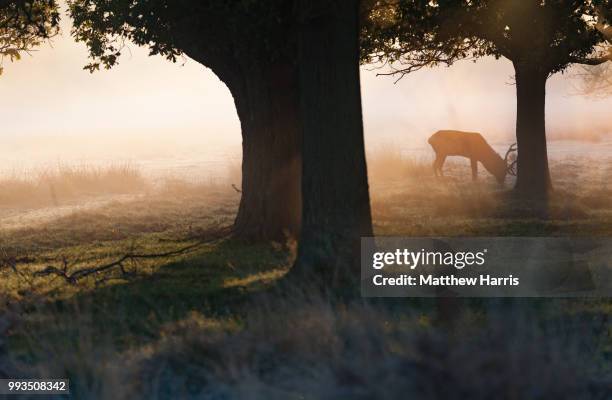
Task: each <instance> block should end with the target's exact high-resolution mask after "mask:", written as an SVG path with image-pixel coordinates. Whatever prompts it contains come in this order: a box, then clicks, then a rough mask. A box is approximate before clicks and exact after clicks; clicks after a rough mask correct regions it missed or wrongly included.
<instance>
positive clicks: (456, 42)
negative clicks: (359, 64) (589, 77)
mask: <svg viewBox="0 0 612 400" xmlns="http://www.w3.org/2000/svg"><path fill="white" fill-rule="evenodd" d="M610 8H612V2H611V1H610V0H589V1H583V0H547V1H539V0H538V1H535V0H520V1H518V0H510V1H509V0H459V1H457V0H434V1H430V0H380V1H377V2H376V3H375V4H374V6H373V7H372V11H371V12H370V14H369V16H368V18H366V19H365V21H364V22H365V23H364V25H363V26H364V29H363V32H362V38H363V44H364V45H363V48H362V60H363V61H369V62H377V61H382V62H385V63H390V64H393V65H392V67H393V68H394V69H393V70H392V72H391V73H398V74H405V73H409V72H412V71H415V70H418V69H420V68H423V67H428V66H435V65H440V64H443V65H450V64H452V63H454V62H455V61H457V60H462V59H475V58H479V57H482V56H494V57H496V58H500V57H505V58H507V59H509V60H511V61H513V62H517V63H530V62H531V63H537V64H538V66H539V68H541V69H542V70H544V71H546V72H548V73H550V74H552V73H555V72H560V71H563V70H565V69H566V68H567V67H568V66H569V65H571V64H574V63H579V64H588V65H598V64H602V63H604V62H606V61H608V60H610V57H611V56H610V54H609V53H608V52H607V50H604V49H603V48H602V45H603V44H605V42H606V37H605V35H604V30H607V29H609V28H610V26H609V23H608V22H606V21H607V17H608V16H609V13H610Z"/></svg>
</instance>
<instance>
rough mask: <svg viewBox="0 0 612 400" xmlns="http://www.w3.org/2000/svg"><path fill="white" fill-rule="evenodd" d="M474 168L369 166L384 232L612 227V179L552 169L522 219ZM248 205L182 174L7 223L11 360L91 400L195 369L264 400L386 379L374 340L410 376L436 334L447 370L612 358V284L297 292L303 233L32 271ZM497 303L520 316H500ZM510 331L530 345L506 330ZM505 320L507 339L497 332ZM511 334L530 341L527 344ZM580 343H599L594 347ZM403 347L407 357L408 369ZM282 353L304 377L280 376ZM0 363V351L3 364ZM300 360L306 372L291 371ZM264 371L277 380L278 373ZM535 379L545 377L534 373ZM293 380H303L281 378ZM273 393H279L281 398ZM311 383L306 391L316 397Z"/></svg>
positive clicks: (192, 232) (120, 248) (150, 249)
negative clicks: (403, 171)
mask: <svg viewBox="0 0 612 400" xmlns="http://www.w3.org/2000/svg"><path fill="white" fill-rule="evenodd" d="M464 167H466V166H462V165H457V166H452V167H451V170H450V174H449V175H450V177H449V178H447V179H446V180H442V181H436V180H433V179H432V178H431V177H427V176H423V175H422V174H421V173H422V172H423V171H425V167H419V168H417V169H415V171H416V170H418V171H419V175H412V174H408V175H407V176H401V175H400V176H394V177H393V179H392V180H382V179H381V180H378V181H376V180H375V181H374V182H373V185H372V204H373V216H374V224H375V230H376V233H377V234H379V235H404V236H431V235H441V236H442V235H450V236H461V235H466V236H470V235H474V236H507V235H511V236H513V235H519V236H539V235H555V236H557V235H586V236H591V235H595V236H609V235H610V234H612V206H610V205H609V204H608V203H606V202H605V201H603V199H605V198H606V196H609V194H610V192H609V189H608V187H607V186H601V185H599V184H598V182H599V179H598V178H594V179H591V180H586V181H585V182H586V183H584V185H585V187H583V188H582V189H581V190H580V191H578V192H576V191H575V190H573V189H572V184H571V181H570V180H568V181H563V180H561V181H560V182H558V185H557V192H556V194H555V196H554V197H553V198H552V200H551V203H550V207H549V209H550V218H549V219H546V220H545V219H534V218H530V217H528V216H526V214H525V213H524V211H525V209H524V208H525V206H524V205H523V204H521V203H520V202H516V201H514V200H512V199H511V198H510V197H509V196H508V192H507V191H505V190H502V189H500V188H499V187H497V186H496V184H494V183H493V182H491V181H490V180H489V179H487V178H484V177H483V179H482V180H481V181H480V182H479V183H477V184H473V183H471V182H469V181H468V180H467V179H463V178H461V171H463V170H464V169H465V168H464ZM466 168H467V167H466ZM237 202H238V196H237V194H236V193H235V192H233V191H232V190H231V189H230V188H229V186H228V188H221V187H210V186H208V187H199V186H195V185H189V184H185V183H179V182H173V183H172V185H171V186H168V187H166V188H165V189H164V188H162V189H160V190H157V191H154V192H151V193H149V194H148V195H146V196H139V197H136V198H133V199H130V200H128V201H125V200H124V201H117V202H109V203H106V204H103V205H100V206H95V207H90V208H86V209H84V210H83V209H76V210H75V211H74V212H70V213H66V214H63V215H61V216H59V217H53V216H51V217H48V218H47V217H45V218H40V219H38V220H28V222H27V223H22V224H10V225H8V226H6V227H2V228H0V297H2V304H7V306H2V307H3V310H2V312H1V313H0V322H2V321H1V319H3V318H4V319H5V320H7V321H9V322H8V327H7V328H6V331H5V335H6V338H5V339H4V340H2V339H0V359H1V358H2V355H3V352H4V353H5V355H6V358H7V359H9V360H10V361H11V362H10V366H9V367H8V368H11V370H12V371H17V372H14V373H21V374H25V375H24V376H28V374H29V375H30V376H32V374H34V375H39V376H67V377H70V378H71V379H72V380H73V381H74V382H75V385H76V386H75V388H76V389H75V390H76V392H77V393H79V394H80V395H81V396H80V397H86V396H91V397H96V398H104V397H108V396H109V395H112V392H105V391H104V390H108V389H104V384H106V385H111V386H112V384H113V383H114V384H115V385H126V382H128V381H130V382H133V384H130V385H131V386H130V385H127V386H126V389H125V391H124V392H122V393H124V395H125V397H126V398H129V397H130V396H133V395H134V393H152V394H155V393H157V394H158V395H159V396H160V397H161V398H171V397H172V396H170V395H169V394H167V395H164V394H163V393H162V392H160V391H159V390H160V389H159V388H158V387H153V386H151V385H153V383H152V382H155V383H156V384H167V385H168V387H176V388H182V389H181V390H184V389H185V387H191V386H190V385H191V383H190V381H186V382H185V381H183V379H188V380H189V379H193V380H194V381H195V382H197V384H196V385H195V386H197V387H200V388H201V387H208V386H207V385H212V383H210V382H218V383H215V385H216V386H215V385H213V386H214V388H215V389H214V390H221V391H223V390H225V389H223V388H224V387H225V388H226V389H227V387H232V389H231V390H230V389H227V390H230V391H229V392H228V393H230V394H232V395H234V396H236V393H235V392H233V390H234V388H243V389H245V388H247V387H248V390H254V391H255V392H257V391H258V390H262V391H263V392H262V393H265V394H266V396H264V397H266V398H292V397H291V395H293V394H295V393H302V394H304V393H309V390H310V391H311V393H319V394H320V392H319V391H318V390H319V387H318V386H317V388H316V390H315V389H314V388H311V389H309V387H310V386H308V385H311V384H314V383H313V382H320V381H321V380H325V379H332V380H333V381H334V382H336V383H337V382H340V381H342V380H347V382H353V383H352V385H353V386H354V387H361V386H363V387H364V390H365V391H366V393H372V392H371V391H372V390H374V389H373V386H372V384H373V383H374V382H375V381H376V379H382V378H381V377H378V378H377V377H376V376H375V374H374V372H375V371H374V372H373V371H372V370H373V369H375V368H373V367H372V368H370V367H369V365H368V361H367V358H364V357H366V356H367V355H368V352H370V355H369V357H370V361H369V362H371V363H374V365H376V368H378V369H381V370H385V368H389V370H388V376H391V377H396V378H397V379H399V376H400V375H401V374H400V371H401V370H402V368H413V367H409V365H412V364H411V363H421V364H419V365H421V366H422V368H425V366H423V365H429V364H428V363H429V362H430V361H431V360H435V359H436V357H439V355H436V354H434V353H430V352H435V351H434V350H435V348H436V346H439V347H440V349H444V348H445V347H444V346H457V349H456V350H453V352H451V353H452V354H454V355H453V357H456V359H453V360H448V361H447V364H445V365H444V366H443V368H451V367H453V366H460V365H472V364H470V363H476V364H474V368H475V370H474V371H481V372H482V371H487V368H488V367H486V365H485V364H486V363H492V365H498V363H499V362H501V361H500V360H501V359H502V358H504V357H505V358H506V359H513V357H518V358H517V360H516V362H534V363H535V364H534V365H540V366H541V367H542V368H543V367H544V366H545V365H546V364H547V362H548V361H546V360H551V359H552V360H553V361H550V362H551V363H553V364H554V363H555V362H557V361H555V360H557V358H558V357H568V358H569V357H571V359H569V360H567V363H568V365H573V366H575V367H576V368H581V369H584V368H586V367H585V365H588V368H593V369H594V370H597V371H600V370H602V369H603V370H605V368H608V370H609V362H606V361H605V360H606V359H607V360H609V357H611V356H612V339H611V338H612V332H610V328H609V327H608V324H607V322H609V316H610V312H611V309H610V307H611V303H610V301H608V300H607V299H600V300H580V299H576V300H562V299H561V300H542V299H540V300H538V299H536V300H487V299H477V300H460V301H457V302H454V303H451V304H450V305H442V304H441V303H440V302H438V301H436V300H432V299H395V300H393V299H389V300H380V301H373V302H360V301H357V302H356V303H350V304H344V303H342V302H340V303H338V302H337V301H336V300H334V299H329V298H326V297H325V296H322V297H320V296H319V297H318V296H310V295H308V294H304V293H303V292H301V291H298V292H296V294H295V296H279V295H277V294H271V293H275V292H274V289H275V286H276V282H277V281H278V279H279V278H281V277H282V276H283V274H284V273H285V272H286V271H287V270H288V268H289V267H290V265H291V263H292V259H293V257H294V247H295V246H294V244H293V243H269V244H260V245H250V244H245V243H240V242H236V241H232V240H227V239H225V240H216V241H211V242H209V243H207V244H204V245H202V246H201V247H199V248H198V249H197V250H196V251H193V252H188V253H185V254H182V255H179V256H173V257H162V258H154V259H147V260H139V261H138V262H137V263H129V262H128V263H127V264H126V265H125V268H126V270H127V272H128V274H127V275H123V274H122V273H121V271H119V270H117V269H115V270H113V271H110V272H108V273H102V274H99V275H97V276H91V277H89V278H86V279H84V280H82V281H79V282H78V283H77V284H76V285H72V284H69V283H67V282H66V281H65V280H63V279H61V278H60V277H53V276H45V277H34V276H33V272H35V271H40V270H42V269H44V268H45V267H46V266H48V265H54V266H56V267H61V266H62V265H63V264H64V263H65V264H66V265H67V268H68V270H69V271H74V270H76V269H80V268H88V267H93V266H97V265H102V264H104V263H107V262H109V261H112V260H115V259H117V258H119V257H121V256H122V255H124V254H126V253H130V252H138V253H140V254H154V253H163V252H167V251H171V250H176V249H180V248H183V247H185V246H187V245H190V244H193V243H197V242H199V241H206V240H207V239H209V238H210V236H211V233H212V232H215V231H217V230H219V229H220V228H221V227H226V226H228V225H230V224H231V222H232V218H233V215H234V213H235V211H236V209H237ZM0 218H1V216H0ZM12 267H15V268H16V269H17V271H18V273H16V272H15V271H14V270H13V268H12ZM305 286H306V287H308V285H307V284H305ZM445 307H446V308H445ZM448 307H450V308H448ZM449 309H450V310H456V311H457V318H456V319H457V320H456V321H454V322H453V323H452V327H448V326H446V327H445V326H443V325H440V324H439V322H440V321H439V315H440V313H441V312H442V311H443V310H446V311H445V312H448V310H449ZM441 310H442V311H441ZM503 315H508V316H509V317H508V319H503V318H502V320H500V317H501V316H503ZM515 320H516V321H519V322H515ZM507 324H510V326H508V325H507ZM516 324H518V326H515V325H516ZM5 325H6V324H5ZM2 326H3V324H2V323H0V329H2ZM523 328H524V329H523ZM504 329H505V330H508V331H509V333H508V335H510V334H511V333H512V332H514V334H516V335H518V336H519V337H520V338H522V339H520V340H521V341H522V342H520V343H518V342H516V341H514V342H513V340H514V339H513V338H512V336H508V335H506V336H503V334H501V333H499V330H502V331H503V330H504ZM521 329H523V330H521ZM494 332H497V333H496V334H498V335H500V336H499V340H493V339H491V335H492V334H493V333H494ZM1 335H2V333H1V332H0V337H1ZM466 335H468V336H466ZM469 335H471V336H469ZM557 336H558V338H559V343H557V342H556V341H554V343H553V342H551V343H548V342H547V338H548V337H557ZM468 337H470V338H471V337H474V338H478V340H481V341H484V342H485V343H489V344H490V346H491V347H490V348H488V350H487V351H490V352H494V349H496V348H500V355H499V357H497V356H493V355H490V356H489V355H487V354H488V353H486V352H485V350H482V351H481V349H480V348H479V347H478V345H477V344H476V343H474V342H473V341H472V339H470V340H468ZM561 338H562V339H563V340H561ZM502 339H503V340H502ZM473 340H476V339H473ZM529 340H533V341H535V343H539V345H540V346H541V348H540V349H539V350H537V351H535V352H534V354H535V356H534V357H535V361H533V360H530V359H529V357H528V354H523V351H527V350H525V349H526V348H527V347H529V346H527V345H526V343H528V342H529ZM511 343H515V344H516V345H517V346H518V345H521V346H523V345H525V346H526V347H525V349H523V348H520V349H518V350H516V349H513V348H512V347H511V346H510V345H509V344H511ZM517 343H518V344H517ZM549 345H550V346H549ZM419 346H425V347H419ZM427 346H429V347H432V348H433V349H429V347H427ZM547 346H549V347H550V348H549V347H547ZM573 346H578V347H579V348H580V349H582V351H583V353H584V354H587V355H588V356H589V357H590V358H588V360H587V361H584V360H582V359H581V358H580V357H579V356H577V355H576V354H574V348H573ZM448 348H450V347H448ZM485 348H486V346H485ZM439 351H442V350H439ZM469 351H472V354H471V356H470V354H469ZM513 351H514V352H516V351H519V352H520V353H521V354H520V355H516V354H514V353H513ZM362 352H363V357H362ZM464 352H466V353H465V354H464ZM474 352H476V353H474ZM481 353H482V354H481ZM578 353H579V352H578ZM379 356H380V357H379ZM377 357H378V358H380V363H379V362H378V361H376V360H378V358H377ZM415 357H416V358H415ZM470 357H471V358H470ZM479 357H480V358H479ZM487 357H491V358H490V359H489V358H487ZM551 357H552V358H551ZM472 358H476V359H477V360H476V359H472ZM524 358H526V359H524ZM372 360H375V361H372ZM602 360H603V361H602ZM400 361H401V362H400ZM397 362H400V364H401V363H407V364H406V365H407V366H408V367H406V366H405V367H402V368H399V367H396V366H395V365H396V364H395V363H397ZM445 362H446V361H445ZM423 363H424V364H423ZM479 363H482V364H483V365H481V364H479ZM585 363H586V364H585ZM600 364H602V365H600ZM402 365H404V364H402ZM512 365H514V364H512ZM512 365H509V366H508V368H510V367H511V366H512ZM555 365H556V364H555ZM162 366H163V368H162ZM285 367H286V368H287V369H288V371H289V372H287V373H288V374H289V375H290V376H292V377H293V378H291V379H289V378H287V377H285V378H282V376H284V375H283V374H282V373H281V372H282V371H281V370H282V369H283V368H285ZM430 367H431V368H433V366H429V367H427V368H430ZM2 368H3V367H2V363H1V362H0V373H2ZM160 368H161V369H160ZM398 368H399V369H398ZM436 368H437V367H436ZM440 368H442V367H440ZM453 368H454V367H453ZM498 368H499V370H500V371H502V370H505V369H504V368H506V367H503V366H500V365H498ZM459 369H460V368H459ZM20 371H21V372H20ZM296 371H302V372H303V373H304V375H299V376H300V378H299V379H297V378H296V376H298V375H296V374H298V372H296ZM512 371H514V370H511V369H510V370H508V371H506V372H507V373H509V374H511V373H513V372H512ZM517 371H518V370H517ZM413 372H414V371H413ZM515 372H516V371H515ZM449 373H450V372H449ZM474 373H476V372H474ZM483 373H484V372H483ZM566 373H568V372H567V371H566V370H565V369H562V370H560V372H559V374H561V375H559V376H557V375H555V376H554V378H555V379H557V380H567V381H568V382H569V381H570V380H571V379H570V377H569V375H563V374H566ZM597 373H600V372H597ZM243 374H246V375H243ZM267 374H268V375H267ZM317 374H323V375H321V376H319V375H317ZM326 374H330V375H329V376H328V375H326ZM373 374H374V375H373ZM397 374H400V375H397ZM151 376H155V378H154V379H153V378H150V377H151ZM270 376H273V377H274V379H280V381H281V384H278V385H277V384H273V383H271V382H273V379H272V378H270ZM413 376H419V374H418V373H417V372H414V373H413ZM317 377H318V378H317ZM428 378H431V377H430V376H429V375H427V374H425V375H424V376H423V379H428ZM464 378H465V379H468V378H466V377H464ZM528 378H529V379H533V382H534V384H535V383H538V382H539V381H538V380H537V379H536V378H533V377H532V376H531V375H529V376H528ZM270 379H272V381H271V380H270ZM292 379H293V380H294V381H296V380H297V381H299V382H300V385H306V386H304V387H302V386H300V388H299V390H298V389H295V388H292V389H291V390H289V389H287V388H283V389H282V390H281V389H279V387H281V386H283V384H284V383H287V384H289V383H290V382H293V381H292ZM462 379H463V378H462ZM551 379H552V378H551ZM576 379H578V378H576ZM581 379H582V378H581ZM584 379H586V378H584ZM207 382H208V383H207ZM330 382H331V381H330ZM581 382H582V381H581ZM336 383H334V385H336ZM388 383H389V384H390V385H393V382H392V381H390V382H388ZM452 384H453V385H455V384H456V383H452ZM173 385H174V386H173ZM223 385H228V386H227V387H226V386H223ZM245 385H246V386H245ZM249 385H255V386H254V387H252V386H249ZM329 385H331V386H333V387H334V388H336V386H334V385H332V384H331V383H329ZM396 385H397V383H396ZM321 387H326V386H325V385H323V386H321ZM560 387H563V385H560ZM366 389H367V390H366ZM177 390H179V389H177ZM245 390H246V389H245ZM277 390H280V392H278V393H281V394H282V395H279V396H280V397H275V395H274V393H277V392H275V391H277ZM326 390H328V389H326ZM329 390H330V391H331V392H326V395H328V396H331V397H330V398H342V397H335V396H333V395H330V394H329V393H335V392H333V390H336V389H333V390H332V389H329ZM406 390H408V389H406ZM410 390H413V389H410ZM483 390H484V389H483ZM487 390H488V389H487ZM568 390H569V389H568ZM485 392H486V391H485ZM257 393H258V392H257ZM278 393H277V394H278ZM486 393H490V392H486ZM520 393H523V394H524V393H526V392H524V391H522V392H520ZM117 396H118V397H119V398H121V396H119V395H117ZM228 396H230V395H229V394H228ZM312 396H314V397H312ZM312 396H311V397H307V396H306V397H303V396H302V397H296V398H320V397H317V395H314V394H313V395H312ZM415 396H417V395H416V394H415ZM179 397H181V396H179ZM185 397H188V396H185ZM239 397H240V396H238V398H239ZM229 398H235V397H231V396H230V397H229ZM392 398H395V397H392Z"/></svg>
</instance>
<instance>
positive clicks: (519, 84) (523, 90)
mask: <svg viewBox="0 0 612 400" xmlns="http://www.w3.org/2000/svg"><path fill="white" fill-rule="evenodd" d="M514 67H515V72H516V103H517V114H516V140H517V146H518V164H517V167H518V171H517V180H516V187H515V189H516V191H517V193H518V194H519V195H520V196H521V197H525V198H528V199H546V198H547V196H548V193H549V191H550V190H551V189H552V184H551V179H550V172H549V169H548V153H547V149H546V122H545V121H546V118H545V113H546V112H545V106H546V80H547V79H548V72H547V71H541V70H540V69H538V68H537V66H534V67H532V66H529V65H527V66H525V65H520V64H519V63H515V66H514Z"/></svg>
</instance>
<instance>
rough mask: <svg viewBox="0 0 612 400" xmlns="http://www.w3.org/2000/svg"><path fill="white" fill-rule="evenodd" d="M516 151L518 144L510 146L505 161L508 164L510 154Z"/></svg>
mask: <svg viewBox="0 0 612 400" xmlns="http://www.w3.org/2000/svg"><path fill="white" fill-rule="evenodd" d="M515 151H516V143H514V144H512V145H510V148H509V149H508V151H507V152H506V155H505V156H504V160H505V161H506V162H508V156H509V155H510V153H513V152H515Z"/></svg>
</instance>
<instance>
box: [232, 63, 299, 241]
mask: <svg viewBox="0 0 612 400" xmlns="http://www.w3.org/2000/svg"><path fill="white" fill-rule="evenodd" d="M254 64H255V63H254ZM257 64H258V65H250V66H249V68H248V69H246V70H244V71H242V73H241V74H240V77H239V79H237V80H235V81H232V83H231V84H229V85H228V86H229V87H230V90H231V91H232V94H233V95H234V101H235V104H236V108H237V111H238V116H239V118H240V123H241V127H242V138H243V141H242V151H243V155H242V198H241V200H240V206H239V210H238V215H237V216H236V220H235V223H234V235H235V237H237V238H240V239H245V240H248V241H261V240H284V239H286V238H287V237H288V236H296V235H297V234H298V232H299V227H300V219H301V167H302V160H301V151H300V147H301V138H300V133H301V132H300V126H299V121H298V109H297V108H298V97H297V72H296V69H295V67H294V66H293V65H292V64H289V63H287V64H283V65H278V64H277V65H272V66H266V65H265V64H264V63H257Z"/></svg>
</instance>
